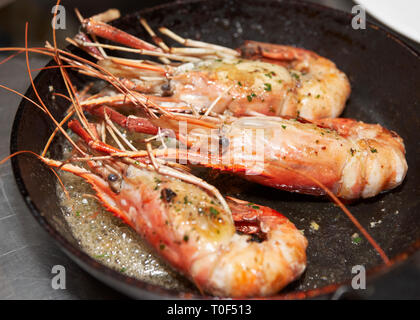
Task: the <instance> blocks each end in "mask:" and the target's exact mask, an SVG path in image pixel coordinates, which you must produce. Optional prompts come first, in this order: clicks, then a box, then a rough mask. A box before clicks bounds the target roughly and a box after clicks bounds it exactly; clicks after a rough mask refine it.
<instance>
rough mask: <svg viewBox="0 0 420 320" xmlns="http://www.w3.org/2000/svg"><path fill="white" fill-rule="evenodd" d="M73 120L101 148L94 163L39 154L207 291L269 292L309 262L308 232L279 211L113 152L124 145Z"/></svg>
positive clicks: (89, 146) (88, 143)
mask: <svg viewBox="0 0 420 320" xmlns="http://www.w3.org/2000/svg"><path fill="white" fill-rule="evenodd" d="M69 127H70V128H71V129H72V130H73V131H74V132H76V133H77V134H79V135H80V136H81V137H82V138H83V139H86V140H85V141H84V142H82V141H79V145H80V146H81V147H82V148H83V149H84V150H86V151H88V150H89V153H90V152H94V153H95V154H91V155H90V158H86V159H87V160H86V163H87V166H85V167H81V166H77V165H74V164H72V163H71V162H69V161H64V162H61V161H56V160H51V159H47V158H44V157H40V159H41V160H42V161H43V162H44V163H46V164H47V165H49V166H52V167H57V168H60V169H61V170H64V171H68V172H71V173H73V174H75V175H77V176H79V177H82V178H83V179H85V180H86V181H87V182H88V183H90V184H91V186H92V187H93V189H94V190H95V191H96V195H97V197H98V198H99V199H100V201H101V202H102V204H103V205H104V207H105V208H107V209H108V210H109V211H111V212H113V213H114V214H115V215H116V216H118V217H119V218H121V219H123V220H124V221H125V222H126V223H127V224H128V225H130V226H131V227H132V228H133V229H134V230H135V231H137V232H138V233H139V234H140V235H142V237H143V238H144V239H145V240H146V241H147V242H148V243H149V244H150V245H151V246H152V247H153V248H154V249H155V250H156V252H157V253H158V254H159V255H160V256H162V257H163V258H164V259H165V260H166V261H167V262H169V264H170V265H171V266H172V267H174V268H175V269H176V270H178V271H179V272H181V273H182V274H184V275H185V276H187V277H188V278H189V279H191V280H192V281H193V283H195V284H196V286H197V287H198V288H199V289H200V290H201V291H202V292H207V293H210V294H213V295H219V296H229V297H252V296H267V295H271V294H274V293H276V292H278V291H279V290H281V289H282V288H283V287H284V286H286V285H287V284H288V283H290V282H291V281H293V280H295V279H297V278H298V277H299V276H300V275H301V274H302V273H303V271H304V270H305V266H306V253H305V250H306V246H307V240H306V239H305V237H304V236H303V234H302V233H301V232H300V231H299V230H297V229H296V227H295V226H294V225H293V224H292V223H291V222H290V221H289V220H288V219H287V218H285V217H284V216H283V215H281V214H280V213H278V212H276V211H274V210H272V209H270V208H267V207H263V206H259V205H255V204H251V203H249V202H246V201H241V200H237V199H233V198H227V199H226V200H225V199H224V198H222V197H221V196H220V195H219V194H218V192H217V191H215V190H214V189H213V188H211V187H210V186H208V185H207V184H206V183H205V182H203V181H201V180H200V179H198V178H196V177H194V176H190V175H188V174H185V173H182V172H180V171H178V170H175V169H173V168H170V167H168V166H165V165H161V166H160V168H159V169H158V170H155V168H153V167H152V166H150V165H147V164H145V163H144V162H141V161H139V160H138V159H137V160H131V161H130V159H128V158H126V159H123V158H119V160H117V161H114V160H109V159H107V157H106V155H109V154H110V152H111V153H121V152H122V151H121V150H119V149H116V148H114V147H112V146H110V145H106V144H104V143H102V142H101V141H100V140H99V139H96V140H93V139H91V138H90V136H89V134H88V133H87V132H86V131H85V130H84V129H83V128H82V126H81V125H80V123H79V122H78V121H72V122H70V123H69ZM91 131H93V132H95V130H94V129H93V130H92V129H91ZM84 156H85V157H86V155H84ZM95 156H96V158H98V157H101V156H102V158H100V159H101V160H96V159H95ZM77 160H78V159H74V160H71V159H70V161H77ZM79 160H80V159H79ZM160 172H161V173H160ZM203 186H204V188H206V189H207V190H206V189H203ZM208 188H210V189H208ZM209 191H210V192H209ZM215 194H216V196H215ZM235 224H236V227H235ZM238 232H239V233H238Z"/></svg>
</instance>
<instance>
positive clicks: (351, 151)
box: [350, 148, 356, 157]
mask: <svg viewBox="0 0 420 320" xmlns="http://www.w3.org/2000/svg"><path fill="white" fill-rule="evenodd" d="M355 152H356V150H355V149H353V148H350V154H351V156H352V157H353V156H354V153H355Z"/></svg>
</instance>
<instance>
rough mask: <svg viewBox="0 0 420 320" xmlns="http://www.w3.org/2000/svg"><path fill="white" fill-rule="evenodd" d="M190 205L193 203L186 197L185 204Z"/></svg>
mask: <svg viewBox="0 0 420 320" xmlns="http://www.w3.org/2000/svg"><path fill="white" fill-rule="evenodd" d="M189 203H191V202H190V201H189V200H188V197H187V196H185V197H184V204H189Z"/></svg>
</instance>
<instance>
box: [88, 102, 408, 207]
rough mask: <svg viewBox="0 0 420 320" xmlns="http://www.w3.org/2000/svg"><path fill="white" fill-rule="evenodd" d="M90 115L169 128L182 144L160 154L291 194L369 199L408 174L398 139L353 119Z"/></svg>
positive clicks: (107, 111) (134, 126) (97, 111)
mask: <svg viewBox="0 0 420 320" xmlns="http://www.w3.org/2000/svg"><path fill="white" fill-rule="evenodd" d="M87 102H88V101H87ZM86 105H88V103H86ZM88 110H90V112H91V113H92V114H94V115H97V116H99V117H102V118H103V117H104V116H105V115H106V116H107V117H109V119H112V120H113V121H115V122H116V123H117V124H119V125H120V126H122V127H125V128H126V129H128V130H131V131H136V132H142V133H148V134H152V135H157V134H158V133H159V132H164V131H165V130H168V129H169V132H171V133H173V134H172V137H176V138H177V139H178V140H179V141H180V142H182V143H183V144H184V146H185V147H184V148H183V147H182V146H181V147H180V148H176V149H175V148H169V149H168V148H164V149H161V150H155V151H154V154H155V155H156V156H157V157H163V158H169V159H172V160H174V159H177V160H178V161H180V160H181V161H184V163H185V162H186V161H188V162H189V163H191V164H195V165H202V166H207V167H210V168H213V169H218V170H222V171H226V172H233V173H236V174H239V175H242V176H243V177H244V178H245V179H247V180H250V181H254V182H257V183H260V184H264V185H267V186H271V187H274V188H279V189H284V190H288V191H294V192H300V193H306V194H313V195H323V194H325V187H326V188H328V189H329V190H331V191H332V192H333V193H334V194H335V195H336V196H338V197H340V198H343V199H357V198H369V197H373V196H375V195H377V194H379V193H380V192H382V191H386V190H390V189H393V188H395V187H397V186H399V185H400V184H401V183H402V181H403V180H404V178H405V175H406V172H407V162H406V159H405V147H404V143H403V140H402V139H401V137H399V136H398V135H397V134H396V133H395V132H392V131H389V130H387V129H385V128H383V127H382V126H380V125H374V124H366V123H363V122H358V121H356V120H352V119H343V118H336V119H323V120H317V121H314V122H309V121H306V120H303V119H299V118H298V119H296V118H288V119H287V118H281V117H268V116H263V117H243V118H239V119H238V118H228V119H225V120H224V121H223V122H220V121H218V120H217V119H213V118H210V117H208V118H207V121H208V123H206V122H204V121H202V123H199V124H197V123H193V124H189V125H186V123H185V122H179V121H174V120H167V119H166V120H165V119H162V118H161V119H158V120H149V119H145V118H141V117H136V116H130V117H128V118H127V117H125V116H123V115H122V114H120V113H118V112H117V111H116V110H114V109H111V108H109V107H106V106H102V107H99V108H97V107H91V108H90V109H89V108H88ZM211 121H213V123H212V122H211ZM204 125H206V126H207V127H205V126H204ZM209 127H210V128H209ZM168 136H171V134H168ZM139 155H140V154H139ZM147 155H148V154H147V153H146V152H143V156H147Z"/></svg>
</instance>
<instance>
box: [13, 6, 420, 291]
mask: <svg viewBox="0 0 420 320" xmlns="http://www.w3.org/2000/svg"><path fill="white" fill-rule="evenodd" d="M139 15H141V16H143V17H145V18H146V19H147V20H148V21H149V23H150V24H151V26H152V27H155V28H156V27H158V26H162V25H164V26H167V27H170V28H171V29H172V30H174V31H175V32H177V33H178V34H181V35H183V36H185V37H190V38H197V39H202V40H205V41H208V42H213V43H217V44H221V45H225V46H229V47H232V48H235V47H238V46H239V45H240V44H241V43H242V42H243V41H244V40H246V39H251V40H258V41H266V42H273V43H280V44H288V45H295V46H299V47H304V48H306V49H309V50H313V51H315V52H317V53H319V54H320V55H322V56H325V57H328V58H329V59H331V60H332V61H334V62H335V63H336V64H337V65H338V67H339V68H340V69H341V70H343V71H344V72H345V73H346V74H347V75H348V76H349V78H350V81H351V84H352V88H353V91H352V95H351V98H350V100H349V102H348V104H347V107H346V109H345V112H344V115H343V116H345V117H351V118H356V119H359V120H362V121H365V122H371V123H380V124H381V125H383V126H385V127H386V128H388V129H391V130H395V131H396V132H398V133H399V134H400V135H401V136H402V137H403V138H404V141H405V143H406V148H407V160H408V165H409V170H408V175H407V178H406V180H405V182H404V183H403V185H402V186H400V187H399V188H397V189H395V190H393V191H392V192H388V193H385V194H382V195H379V196H377V197H375V198H373V199H369V200H363V201H358V202H356V203H352V204H350V205H349V208H350V210H351V211H352V213H353V214H354V215H355V216H356V217H357V219H359V221H360V222H361V223H362V225H364V226H365V227H366V228H367V229H368V231H369V232H370V234H371V235H372V236H373V237H374V238H375V239H376V240H377V241H378V243H379V244H380V245H381V246H382V248H383V249H384V250H385V252H386V253H387V254H388V255H389V257H391V258H392V259H393V260H394V261H400V260H404V259H405V257H407V256H408V255H409V254H411V253H412V252H414V251H415V250H416V249H417V247H418V246H419V241H418V240H419V239H420V223H419V218H418V217H417V216H416V213H417V211H418V209H419V195H420V192H419V190H420V189H419V187H418V181H420V174H419V172H420V170H419V165H418V162H417V161H416V159H417V158H418V157H419V152H420V151H419V150H420V146H419V139H418V133H417V132H418V129H419V127H420V126H419V124H420V122H419V117H418V115H417V112H418V111H419V110H420V108H419V104H420V90H419V88H420V77H419V75H420V63H419V56H418V54H417V53H416V52H414V51H413V50H412V49H410V48H409V47H408V46H406V45H405V44H404V43H402V42H401V41H400V40H398V38H396V37H395V36H393V35H392V34H389V33H387V32H385V31H383V30H382V29H381V28H379V27H377V26H375V25H372V24H368V25H367V29H366V30H353V29H352V28H351V19H352V16H350V15H348V14H345V13H343V12H339V11H336V10H332V9H328V8H326V7H322V6H319V5H313V4H307V3H303V2H301V1H268V0H267V1H264V2H257V3H255V2H254V1H252V0H231V1H222V0H212V1H192V2H178V3H174V4H169V5H164V6H160V7H156V8H152V9H148V10H144V11H141V12H139V13H134V14H131V15H129V16H126V17H123V18H121V19H119V20H118V21H115V23H114V25H116V26H118V27H120V28H122V29H124V30H126V31H127V32H129V33H132V34H134V35H137V36H140V37H144V38H147V34H146V33H145V31H144V30H143V29H142V28H141V26H140V24H139V23H138V17H139ZM71 50H73V51H77V50H76V49H74V48H72V49H71ZM77 52H78V51H77ZM78 53H80V52H78ZM73 81H74V83H75V84H76V85H82V84H83V83H85V82H86V79H85V78H82V77H81V76H78V75H76V74H73ZM35 84H36V86H37V88H38V90H39V92H40V94H41V96H42V97H43V98H44V101H45V102H46V104H47V105H48V106H50V108H51V111H52V113H53V115H54V116H55V117H56V118H58V119H60V118H62V116H63V113H64V110H65V109H66V108H67V107H68V103H66V102H65V101H64V100H61V99H56V100H53V99H52V96H51V93H50V92H49V86H50V85H53V86H54V88H55V90H56V91H57V92H65V88H64V85H63V82H62V80H61V76H60V75H59V72H57V70H46V71H43V72H41V73H40V74H39V76H38V77H37V78H36V80H35ZM26 95H27V96H28V97H30V98H32V99H36V98H35V95H34V92H33V90H32V89H29V90H28V92H27V94H26ZM53 129H54V127H53V126H52V123H51V121H50V120H49V119H48V118H47V117H46V116H45V115H44V114H42V112H40V111H39V110H38V109H37V108H34V107H33V106H31V105H30V103H28V102H27V101H26V100H22V102H21V104H20V106H19V109H18V112H17V115H16V118H15V122H14V126H13V132H12V138H11V152H15V151H18V150H33V151H35V152H39V151H40V150H42V148H43V146H44V144H45V142H46V140H47V138H48V137H49V135H50V133H51V131H52V130H53ZM60 153H61V148H60V141H59V140H58V142H56V143H55V144H54V145H53V147H52V155H53V156H56V157H58V156H60ZM13 170H14V174H15V177H16V181H17V184H18V187H19V189H20V191H21V193H22V195H23V196H24V199H25V201H26V203H27V204H28V206H29V208H30V209H31V212H32V214H33V215H34V216H35V218H36V220H37V221H38V222H39V223H40V224H41V225H42V226H43V227H44V228H45V229H46V230H47V232H48V233H49V234H50V235H51V236H52V237H53V238H54V239H56V240H57V242H58V243H59V245H60V247H61V248H62V249H63V250H64V251H65V252H66V253H67V254H69V255H70V257H71V258H73V260H74V261H76V262H77V263H78V264H79V265H80V266H82V267H83V268H84V269H86V270H87V271H88V272H90V273H92V274H93V275H94V276H95V277H97V278H98V279H100V280H102V281H104V282H106V283H108V284H110V285H111V286H113V287H114V288H117V289H118V290H121V291H123V292H125V293H126V294H128V295H130V296H132V297H137V298H159V297H160V298H161V297H178V296H181V297H185V295H184V294H185V293H179V292H173V291H170V290H167V289H165V288H162V287H158V286H153V285H149V284H147V283H144V282H142V281H139V280H135V279H132V278H129V277H127V276H124V275H123V274H120V273H118V272H116V271H113V270H111V269H109V268H107V267H105V266H103V265H101V264H99V263H98V262H96V261H95V260H93V259H92V258H90V257H89V256H87V255H86V254H85V253H84V252H83V251H82V250H81V249H80V248H79V246H78V244H77V241H76V240H75V239H74V238H73V236H72V235H71V233H70V231H69V228H68V226H67V225H66V223H65V221H64V219H63V217H62V216H61V211H60V209H59V207H58V199H57V197H56V193H55V184H56V180H55V178H54V176H53V175H52V174H51V172H50V171H49V169H48V168H46V167H45V166H44V165H42V164H41V163H40V162H39V161H37V160H35V159H34V158H33V157H30V156H20V157H19V158H14V159H13ZM226 180H229V181H230V182H229V184H227V185H229V186H230V188H229V189H227V188H226V187H224V188H222V191H223V192H225V193H227V194H234V195H235V196H238V197H240V198H242V199H247V200H249V201H252V202H255V203H260V204H263V205H267V206H270V207H273V208H275V209H277V210H279V211H280V212H283V213H284V214H285V215H286V216H288V217H289V218H290V219H291V220H292V221H293V222H294V223H295V224H296V226H297V227H298V228H299V229H305V230H306V231H305V235H306V236H307V238H308V240H309V247H308V250H307V253H308V268H307V271H306V272H305V274H304V275H303V276H302V277H301V279H299V280H298V281H296V282H295V283H292V284H291V285H289V286H288V287H287V288H286V289H285V290H284V291H282V292H281V293H280V296H279V297H281V296H283V295H284V294H286V293H287V294H290V296H291V297H306V296H316V295H320V294H327V293H331V292H333V291H334V290H336V289H337V287H338V285H339V284H341V283H347V282H349V280H350V279H351V277H352V274H351V268H352V266H354V265H360V264H362V265H364V266H365V267H366V268H367V269H368V270H370V273H369V274H371V275H373V274H380V272H385V271H386V270H387V269H388V268H384V267H382V266H381V263H382V262H381V259H380V258H379V256H378V254H377V253H376V252H375V251H374V250H373V248H372V247H371V246H370V245H369V244H368V243H367V241H366V240H364V239H363V240H362V242H361V243H360V244H354V243H353V242H352V240H351V236H352V235H353V234H354V233H355V232H357V230H356V228H355V227H354V226H353V225H352V224H351V222H350V221H349V220H348V219H347V218H346V217H345V215H344V214H343V213H342V212H341V211H340V210H339V209H338V208H337V207H336V206H334V205H333V204H332V203H330V202H329V201H327V200H326V199H320V198H315V197H310V196H304V195H297V194H291V193H287V192H283V191H279V190H274V189H270V188H267V187H263V186H260V185H255V184H251V183H246V182H244V181H242V180H241V181H240V183H236V181H237V180H236V178H233V177H231V176H226V175H223V176H221V177H219V178H218V179H216V180H215V181H212V182H213V183H215V184H216V185H217V186H223V185H225V186H226V183H223V182H226ZM221 182H222V183H221ZM236 185H240V186H241V188H240V189H237V188H236ZM238 190H240V191H238ZM238 192H239V194H238ZM379 220H381V221H382V223H381V224H378V225H377V226H376V227H375V228H370V223H371V222H372V221H376V222H377V221H379ZM311 221H315V222H316V223H318V224H319V225H320V229H319V230H318V231H310V228H309V224H310V222H311ZM378 272H379V273H378ZM187 294H188V293H187ZM187 296H190V295H187ZM192 296H194V293H193V295H192Z"/></svg>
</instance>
